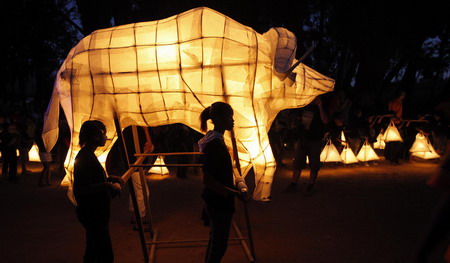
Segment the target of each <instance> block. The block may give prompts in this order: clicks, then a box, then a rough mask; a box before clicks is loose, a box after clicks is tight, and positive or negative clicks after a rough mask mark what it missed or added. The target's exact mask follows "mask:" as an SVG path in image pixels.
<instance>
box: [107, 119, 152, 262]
mask: <svg viewBox="0 0 450 263" xmlns="http://www.w3.org/2000/svg"><path fill="white" fill-rule="evenodd" d="M114 124H115V127H116V133H117V136H118V137H119V146H120V147H119V148H120V150H121V155H122V159H123V162H124V163H126V165H127V169H128V171H127V172H128V174H129V176H131V173H129V171H130V169H129V168H130V161H129V158H128V154H127V150H126V147H125V146H126V144H125V139H124V138H123V135H122V129H121V128H120V123H119V120H118V118H117V117H115V118H114ZM122 178H123V177H122ZM128 178H129V177H128ZM128 178H126V179H128ZM128 187H129V189H130V195H131V201H132V203H133V207H134V216H135V218H136V223H137V225H138V231H139V239H140V243H141V248H142V253H143V254H144V261H145V262H148V261H149V257H148V250H147V244H146V243H145V236H144V230H143V228H142V221H141V215H140V213H139V207H138V203H137V200H136V194H135V192H134V185H133V180H131V182H129V183H128Z"/></svg>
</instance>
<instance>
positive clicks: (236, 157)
mask: <svg viewBox="0 0 450 263" xmlns="http://www.w3.org/2000/svg"><path fill="white" fill-rule="evenodd" d="M231 144H232V145H233V158H234V161H235V165H236V169H237V171H238V173H239V176H240V177H241V178H242V172H241V163H240V162H239V155H238V150H237V144H236V135H235V134H234V130H231ZM242 204H243V206H244V215H245V223H246V225H247V235H248V241H249V245H250V252H251V256H252V257H253V260H251V262H256V253H255V247H254V245H253V236H252V229H251V227H250V217H249V214H248V208H247V201H246V200H244V201H242ZM234 227H235V229H236V226H234ZM237 231H238V230H237ZM238 234H239V235H240V232H238ZM243 246H244V248H246V246H245V243H244V242H243ZM246 252H247V250H246Z"/></svg>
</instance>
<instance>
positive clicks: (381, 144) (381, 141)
mask: <svg viewBox="0 0 450 263" xmlns="http://www.w3.org/2000/svg"><path fill="white" fill-rule="evenodd" d="M385 147H386V143H385V142H384V134H383V132H380V134H378V136H377V141H376V142H375V143H374V144H373V148H375V149H380V150H383V149H384V148H385Z"/></svg>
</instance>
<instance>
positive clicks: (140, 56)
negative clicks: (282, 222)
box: [43, 7, 334, 200]
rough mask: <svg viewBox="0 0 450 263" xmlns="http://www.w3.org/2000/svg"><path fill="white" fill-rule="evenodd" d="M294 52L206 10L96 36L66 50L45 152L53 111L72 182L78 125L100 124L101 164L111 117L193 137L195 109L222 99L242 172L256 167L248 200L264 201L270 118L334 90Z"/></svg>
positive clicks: (275, 36) (278, 36) (288, 43)
mask: <svg viewBox="0 0 450 263" xmlns="http://www.w3.org/2000/svg"><path fill="white" fill-rule="evenodd" d="M296 46H297V41H296V37H295V35H294V34H293V33H291V32H290V31H288V30H286V29H284V28H272V29H270V30H269V31H268V32H266V33H264V34H262V35H261V34H259V33H257V32H256V31H255V30H253V29H252V28H250V27H247V26H244V25H242V24H239V23H238V22H236V21H234V20H233V19H231V18H229V17H227V16H225V15H223V14H221V13H219V12H216V11H214V10H211V9H209V8H205V7H201V8H196V9H192V10H189V11H187V12H184V13H181V14H178V15H175V16H172V17H169V18H167V19H163V20H158V21H151V22H142V23H135V24H129V25H123V26H117V27H113V28H107V29H101V30H97V31H95V32H93V33H92V34H91V35H89V36H87V37H85V38H84V39H82V40H81V41H80V42H79V43H78V44H77V45H76V46H75V47H74V48H73V49H72V50H71V51H70V53H69V55H68V56H67V58H66V60H65V61H64V63H63V64H62V66H61V68H60V70H59V72H58V74H57V78H56V82H55V86H54V89H53V95H52V98H51V102H50V105H49V107H48V110H47V113H46V119H45V124H44V132H43V138H44V142H45V145H46V148H47V150H50V149H51V148H53V146H54V145H55V143H56V140H57V135H58V115H59V106H60V105H61V106H62V109H63V111H64V114H65V116H66V118H67V121H68V125H69V127H70V130H71V136H72V138H71V145H70V149H69V151H68V155H67V157H66V163H65V167H66V170H67V176H66V180H65V181H66V182H69V184H70V182H71V180H72V173H71V172H72V169H73V160H74V157H75V155H76V154H77V152H78V151H79V149H80V148H79V146H78V135H79V131H80V127H81V124H82V123H83V122H84V121H86V120H91V119H96V120H100V121H102V122H104V123H105V125H106V127H107V137H108V141H107V143H106V145H105V146H104V147H102V148H99V149H98V151H97V154H98V155H99V159H102V158H104V157H106V154H107V153H108V152H109V150H110V149H111V147H112V145H113V143H114V142H115V140H116V139H117V134H116V131H115V128H114V127H115V126H114V121H113V119H114V117H115V116H117V117H118V120H119V123H120V126H121V128H122V129H123V128H125V127H127V126H129V125H138V126H158V125H166V124H173V123H182V124H185V125H187V126H189V127H191V128H193V129H194V130H197V131H199V130H200V121H199V116H200V113H201V112H202V111H203V109H204V108H206V107H208V106H210V105H211V104H212V103H213V102H216V101H224V102H227V103H229V104H230V105H231V106H232V107H233V109H234V119H235V134H236V139H237V147H238V153H239V160H240V164H241V168H242V173H243V175H244V176H245V175H246V174H247V173H248V172H249V170H250V169H251V168H253V169H254V172H255V180H256V187H255V190H254V193H253V194H254V198H255V199H256V200H268V197H269V195H270V188H271V184H272V179H273V174H274V172H275V167H276V164H275V159H274V157H273V154H272V150H271V148H270V144H269V139H268V135H267V132H268V130H269V129H270V126H271V124H272V122H273V120H274V119H275V117H276V115H277V113H278V112H279V111H281V110H283V109H287V108H298V107H303V106H305V105H307V104H308V103H310V102H311V101H312V100H313V99H314V98H315V97H316V96H318V95H320V94H323V93H326V92H329V91H332V89H333V86H334V81H333V80H332V79H330V78H328V77H326V76H324V75H322V74H320V73H318V72H316V71H314V70H312V69H311V68H309V67H307V66H305V65H304V64H301V63H296V62H297V60H296V59H295V54H296ZM225 136H226V143H227V144H229V145H231V143H230V142H231V141H230V135H229V134H226V135H225ZM70 190H71V189H70V187H69V191H70Z"/></svg>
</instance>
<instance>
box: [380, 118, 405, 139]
mask: <svg viewBox="0 0 450 263" xmlns="http://www.w3.org/2000/svg"><path fill="white" fill-rule="evenodd" d="M383 140H384V141H385V142H403V139H402V136H400V132H399V131H398V129H397V127H395V124H394V122H393V121H391V122H390V123H389V126H388V127H387V129H386V131H385V132H384V137H383Z"/></svg>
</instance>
